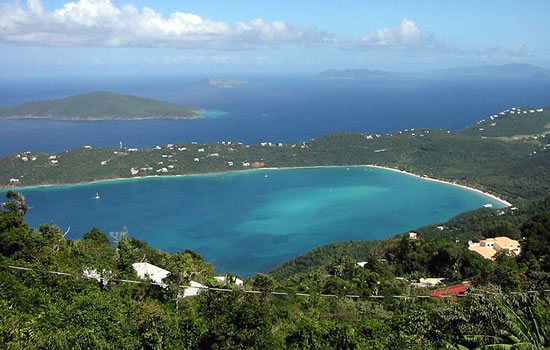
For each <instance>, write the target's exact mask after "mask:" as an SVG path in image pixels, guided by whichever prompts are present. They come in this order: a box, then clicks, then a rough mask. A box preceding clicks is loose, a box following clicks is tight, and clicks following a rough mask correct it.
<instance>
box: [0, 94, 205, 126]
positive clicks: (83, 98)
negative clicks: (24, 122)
mask: <svg viewBox="0 0 550 350" xmlns="http://www.w3.org/2000/svg"><path fill="white" fill-rule="evenodd" d="M199 110H200V108H198V107H189V106H181V105H177V104H173V103H169V102H163V101H158V100H154V99H151V98H146V97H138V96H131V95H123V94H117V93H113V92H107V91H96V92H91V93H87V94H81V95H74V96H70V97H65V98H60V99H56V100H44V101H33V102H27V103H24V104H21V105H19V106H15V107H8V108H3V109H0V119H25V118H46V119H57V120H72V121H77V120H138V119H197V118H202V115H201V114H200V112H199Z"/></svg>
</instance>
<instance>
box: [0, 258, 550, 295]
mask: <svg viewBox="0 0 550 350" xmlns="http://www.w3.org/2000/svg"><path fill="white" fill-rule="evenodd" d="M0 267H4V268H7V269H11V270H17V271H24V272H40V273H46V274H52V275H57V276H70V277H75V278H83V279H93V280H98V279H99V280H104V281H106V282H107V283H108V282H111V281H113V282H118V283H133V284H147V285H154V286H159V287H163V288H164V287H167V286H168V285H167V284H164V283H157V282H146V281H135V280H127V279H118V278H103V277H91V276H86V275H80V276H79V275H74V274H71V273H67V272H59V271H49V270H40V269H33V268H29V267H23V266H14V265H0ZM178 287H180V288H182V289H184V290H185V289H188V288H191V289H192V288H194V289H198V290H208V291H213V292H232V293H245V294H271V295H286V296H297V297H323V298H338V297H341V298H350V299H362V298H363V299H384V298H395V299H410V298H418V299H428V298H434V299H445V298H456V297H459V298H462V297H465V296H475V297H483V296H488V295H520V294H525V293H527V294H544V293H550V289H542V290H528V291H524V292H507V293H503V292H484V293H475V292H472V293H470V292H465V293H457V294H443V295H357V294H345V295H336V294H323V293H320V294H312V293H296V292H276V291H259V290H249V289H231V288H218V287H206V286H186V285H178Z"/></svg>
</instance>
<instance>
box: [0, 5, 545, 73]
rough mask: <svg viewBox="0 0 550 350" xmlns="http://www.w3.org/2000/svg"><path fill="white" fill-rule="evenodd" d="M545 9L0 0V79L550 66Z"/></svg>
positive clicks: (509, 6) (537, 7)
mask: <svg viewBox="0 0 550 350" xmlns="http://www.w3.org/2000/svg"><path fill="white" fill-rule="evenodd" d="M548 13H550V2H549V1H544V0H538V1H537V0H533V1H511V0H500V1H496V0H487V1H470V0H462V1H435V0H433V1H427V0H426V1H393V0H390V1H387V0H385V1H366V0H363V1H354V0H348V1H321V0H318V1H313V0H303V1H300V0H295V1H286V0H285V1H270V2H267V1H250V0H249V1H243V0H232V1H213V0H201V1H163V0H156V1H152V0H128V1H125V0H123V1H120V0H75V1H62V0H48V1H40V0H28V1H26V0H19V1H17V0H15V1H14V0H0V72H4V73H5V74H8V73H10V74H23V73H29V74H35V73H36V72H53V73H54V74H62V73H66V74H69V73H86V72H88V73H89V72H97V71H101V72H103V73H109V72H112V73H116V72H118V73H120V72H129V73H131V72H152V73H154V72H203V71H204V72H228V73H231V72H243V71H250V72H254V71H267V72H284V71H290V72H292V71H318V70H323V69H328V68H371V69H386V70H402V71H414V70H428V69H433V68H444V67H451V66H465V65H480V64H503V63H512V62H526V63H532V64H537V65H541V66H544V67H547V68H550V40H549V39H548V37H550V35H549V34H550V29H548V24H547V17H548Z"/></svg>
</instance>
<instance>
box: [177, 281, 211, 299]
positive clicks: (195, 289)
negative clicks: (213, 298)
mask: <svg viewBox="0 0 550 350" xmlns="http://www.w3.org/2000/svg"><path fill="white" fill-rule="evenodd" d="M189 285H190V287H187V288H185V289H184V290H183V297H184V298H189V297H194V296H197V295H199V293H200V292H201V291H202V290H203V289H208V287H206V286H204V285H202V284H200V283H199V282H195V281H190V282H189Z"/></svg>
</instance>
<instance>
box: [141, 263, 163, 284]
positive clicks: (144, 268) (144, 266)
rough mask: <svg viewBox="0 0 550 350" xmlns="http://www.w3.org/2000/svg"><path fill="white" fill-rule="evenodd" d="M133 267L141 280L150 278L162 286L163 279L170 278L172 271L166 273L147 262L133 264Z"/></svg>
mask: <svg viewBox="0 0 550 350" xmlns="http://www.w3.org/2000/svg"><path fill="white" fill-rule="evenodd" d="M132 267H133V268H134V270H135V271H136V274H137V275H138V277H139V278H141V279H146V278H147V277H149V279H150V280H151V281H153V282H154V283H158V284H160V285H162V280H163V279H165V278H166V277H168V276H170V271H166V270H164V269H161V268H160V267H158V266H155V265H153V264H149V263H146V262H141V263H133V264H132ZM163 286H164V285H163Z"/></svg>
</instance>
